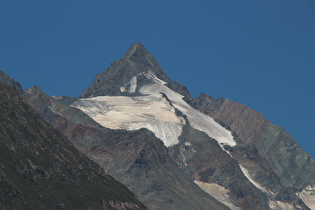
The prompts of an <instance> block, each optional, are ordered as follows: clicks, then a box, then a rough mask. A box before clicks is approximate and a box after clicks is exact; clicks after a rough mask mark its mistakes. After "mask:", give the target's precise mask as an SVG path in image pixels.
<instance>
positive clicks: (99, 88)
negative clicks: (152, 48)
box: [81, 42, 171, 98]
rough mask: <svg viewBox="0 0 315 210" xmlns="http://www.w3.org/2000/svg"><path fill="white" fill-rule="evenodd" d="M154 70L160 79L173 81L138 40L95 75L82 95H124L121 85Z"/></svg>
mask: <svg viewBox="0 0 315 210" xmlns="http://www.w3.org/2000/svg"><path fill="white" fill-rule="evenodd" d="M149 71H150V72H152V73H153V74H154V75H155V76H157V77H158V78H159V79H161V80H163V81H165V82H167V83H171V80H170V79H169V78H168V77H167V75H166V74H165V72H164V71H163V69H162V68H161V67H160V66H159V64H158V63H157V62H156V60H155V59H154V57H153V56H152V55H151V54H150V53H149V52H148V51H147V50H146V49H145V47H144V46H143V45H142V44H140V42H136V43H134V44H132V45H131V46H130V48H129V49H128V50H127V51H126V52H125V53H124V55H123V56H122V58H121V59H119V60H116V61H114V62H113V63H112V64H111V66H110V67H109V68H108V69H106V70H105V71H104V72H102V73H99V74H97V75H96V76H95V78H94V80H93V81H92V83H91V85H90V86H89V88H88V89H86V90H84V91H83V92H82V94H81V97H84V98H85V97H92V96H101V95H122V94H123V93H122V92H121V91H120V87H122V86H124V85H125V84H126V83H128V82H129V81H130V80H131V79H132V78H133V77H134V76H137V75H139V74H140V73H146V72H149Z"/></svg>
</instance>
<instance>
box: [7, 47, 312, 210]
mask: <svg viewBox="0 0 315 210" xmlns="http://www.w3.org/2000/svg"><path fill="white" fill-rule="evenodd" d="M11 84H13V83H12V82H11ZM21 95H22V96H23V99H24V100H25V101H26V102H27V103H28V104H29V105H30V106H32V107H33V108H34V110H35V111H37V112H38V113H39V114H40V115H41V116H42V117H43V118H44V119H45V120H46V121H47V122H48V123H49V124H51V125H52V126H53V127H54V128H55V129H56V130H57V131H59V132H60V133H61V134H63V135H65V136H66V137H67V138H68V139H66V141H70V142H71V143H72V144H73V145H74V146H75V147H76V148H77V149H78V150H79V151H80V152H82V153H84V154H85V155H87V156H88V157H89V158H90V159H91V160H93V161H95V162H96V163H97V164H99V165H100V166H101V167H102V168H103V169H104V170H105V171H106V172H107V173H108V174H109V175H111V176H113V177H114V178H115V179H117V180H118V181H119V182H121V183H123V184H124V185H126V187H127V188H129V189H130V190H131V191H133V192H134V193H135V195H136V196H137V197H138V198H139V200H140V201H141V202H143V203H144V204H145V205H146V206H147V207H148V208H149V209H312V208H314V207H315V202H314V201H315V161H314V160H313V159H311V157H310V156H309V155H307V154H306V153H305V152H304V151H303V150H302V149H301V148H300V147H299V146H298V145H297V143H296V142H295V141H294V140H293V139H292V138H291V137H290V136H289V135H288V134H287V133H286V132H285V131H284V130H283V129H282V128H281V127H280V126H275V125H272V124H271V123H270V122H269V121H268V120H266V119H265V118H264V117H263V115H262V114H260V113H257V112H255V111H254V110H252V109H250V108H248V107H246V106H245V105H242V104H239V103H235V102H232V101H230V100H229V99H222V98H217V99H214V98H212V97H211V96H208V95H206V94H201V95H200V96H199V97H196V98H192V97H191V95H190V94H189V91H188V90H187V88H186V87H185V86H183V85H181V84H179V83H178V82H176V81H172V80H171V79H170V78H168V76H167V75H166V73H165V72H164V71H163V69H162V68H161V67H160V66H159V65H158V63H157V62H156V60H155V59H154V57H153V56H152V55H151V54H150V53H149V52H148V51H147V50H146V49H145V47H144V46H143V45H142V44H140V43H139V42H137V43H135V44H133V45H131V47H130V48H129V49H128V50H127V51H126V53H125V54H124V55H123V56H122V57H121V58H120V59H118V60H116V61H114V62H113V63H112V64H111V66H110V67H109V68H107V69H106V70H105V71H103V72H101V73H99V74H97V75H96V76H95V78H94V80H93V81H92V83H91V85H90V86H89V87H88V88H87V89H86V90H84V91H83V92H82V94H81V96H80V97H79V98H72V97H67V96H58V97H49V96H47V95H46V94H45V93H44V92H43V91H41V90H40V88H39V87H37V86H33V87H31V88H29V89H27V90H25V91H24V92H23V93H22V94H21ZM137 205H138V207H139V206H140V204H137Z"/></svg>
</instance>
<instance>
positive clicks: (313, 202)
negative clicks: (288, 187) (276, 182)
mask: <svg viewBox="0 0 315 210" xmlns="http://www.w3.org/2000/svg"><path fill="white" fill-rule="evenodd" d="M296 195H297V196H298V197H299V198H300V199H302V201H303V202H304V203H305V204H306V205H307V206H308V207H309V208H310V209H314V210H315V187H312V186H310V185H309V186H307V187H305V188H304V189H303V190H302V191H301V192H298V193H296Z"/></svg>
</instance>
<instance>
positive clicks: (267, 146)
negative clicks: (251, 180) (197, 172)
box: [194, 96, 315, 205]
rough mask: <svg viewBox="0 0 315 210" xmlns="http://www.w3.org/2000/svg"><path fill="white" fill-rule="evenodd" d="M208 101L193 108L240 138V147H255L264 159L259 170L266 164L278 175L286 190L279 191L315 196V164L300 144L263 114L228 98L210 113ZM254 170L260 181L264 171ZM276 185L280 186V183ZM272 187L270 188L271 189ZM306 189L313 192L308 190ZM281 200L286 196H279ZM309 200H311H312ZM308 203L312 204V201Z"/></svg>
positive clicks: (205, 98)
mask: <svg viewBox="0 0 315 210" xmlns="http://www.w3.org/2000/svg"><path fill="white" fill-rule="evenodd" d="M209 98H210V99H211V97H209V96H204V97H203V98H201V97H199V98H198V101H199V102H198V103H194V106H196V108H198V109H199V110H201V111H204V112H205V113H207V114H209V115H210V116H212V117H213V118H215V119H217V120H218V121H220V122H221V123H222V124H223V125H225V126H227V127H229V128H230V129H231V130H232V131H233V132H234V134H235V135H236V136H237V137H238V138H237V139H238V141H239V142H240V145H242V144H244V145H247V146H246V147H247V148H251V147H253V148H254V150H256V151H257V153H258V155H259V156H261V157H262V159H261V158H260V160H259V161H258V162H259V165H260V167H261V166H262V165H266V164H265V163H264V161H266V163H267V164H268V165H269V168H270V169H271V170H272V171H273V172H274V174H276V176H277V179H278V180H279V183H280V184H281V186H283V187H284V188H283V187H282V188H281V190H280V191H279V192H281V193H287V194H291V196H293V193H297V194H298V193H299V192H301V191H302V190H303V191H306V192H309V196H311V195H312V194H314V190H313V188H312V186H314V184H315V161H314V160H312V159H311V157H310V156H309V155H307V154H306V153H305V152H304V151H303V150H302V149H301V148H300V147H299V146H298V145H297V143H296V142H295V141H294V140H293V139H292V138H291V137H290V136H289V134H288V133H286V132H285V130H284V129H283V128H281V127H280V126H276V125H273V124H271V123H270V122H269V121H268V120H266V119H265V118H264V117H263V115H262V114H261V113H258V112H256V111H254V110H252V109H250V108H249V107H247V106H245V105H242V104H240V103H236V102H232V101H231V100H229V99H226V100H225V101H224V103H223V104H221V105H220V106H219V107H217V108H215V109H213V110H212V111H211V112H209V107H208V108H207V106H204V105H205V104H208V105H209V104H210V103H209V102H208V101H209ZM202 101H203V102H202ZM195 102H196V100H195ZM237 153H238V154H236V153H234V154H233V153H232V154H233V157H234V158H237V159H238V161H241V162H242V161H243V162H246V163H247V164H249V165H251V163H250V161H248V160H245V161H244V159H243V158H241V159H240V157H241V156H244V155H245V154H246V153H245V154H244V152H242V155H240V153H239V152H237ZM246 163H244V164H246ZM268 170H269V169H268ZM251 171H252V174H253V176H254V177H256V179H258V180H259V179H261V178H259V177H261V175H259V173H260V172H261V171H260V170H259V169H258V168H257V167H254V168H252V169H251ZM258 171H260V172H258ZM267 174H268V173H267ZM263 182H264V181H263ZM263 182H262V183H263ZM268 182H269V183H274V181H271V180H270V179H269V180H268V181H267V182H265V183H268ZM274 186H278V184H277V185H274ZM271 187H272V186H270V189H272V188H271ZM276 188H278V189H275V188H274V190H276V191H275V192H277V190H279V187H276ZM306 188H307V189H308V188H310V189H311V190H305V189H306ZM284 189H286V190H284ZM302 194H303V193H302ZM280 197H282V198H283V197H285V196H280V195H279V198H280ZM301 198H302V197H301ZM307 199H308V200H310V198H307ZM287 200H288V199H287ZM307 204H308V205H313V203H312V202H308V203H307Z"/></svg>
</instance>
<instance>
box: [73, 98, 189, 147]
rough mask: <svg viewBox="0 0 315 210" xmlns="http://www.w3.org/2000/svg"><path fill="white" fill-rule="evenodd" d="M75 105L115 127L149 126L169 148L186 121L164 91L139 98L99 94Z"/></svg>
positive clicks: (128, 128)
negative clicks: (177, 113)
mask: <svg viewBox="0 0 315 210" xmlns="http://www.w3.org/2000/svg"><path fill="white" fill-rule="evenodd" d="M72 106H74V107H77V108H79V109H81V110H82V111H84V112H85V113H86V114H88V115H89V116H90V117H92V118H93V119H94V120H95V121H96V122H98V123H99V124H100V125H102V126H104V127H107V128H112V129H126V130H137V129H140V128H147V129H149V130H151V131H152V132H154V133H155V135H156V136H157V137H158V138H159V139H161V140H162V141H163V142H164V144H165V146H167V147H169V146H172V145H174V144H177V143H178V137H179V136H180V134H181V132H182V127H183V125H184V124H185V120H184V119H183V118H182V117H178V116H176V114H175V108H174V107H172V106H171V105H170V104H169V103H168V101H167V100H166V99H164V98H163V97H162V94H152V95H148V96H139V97H125V96H99V97H93V98H89V99H81V100H80V101H77V102H75V103H74V104H73V105H72Z"/></svg>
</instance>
